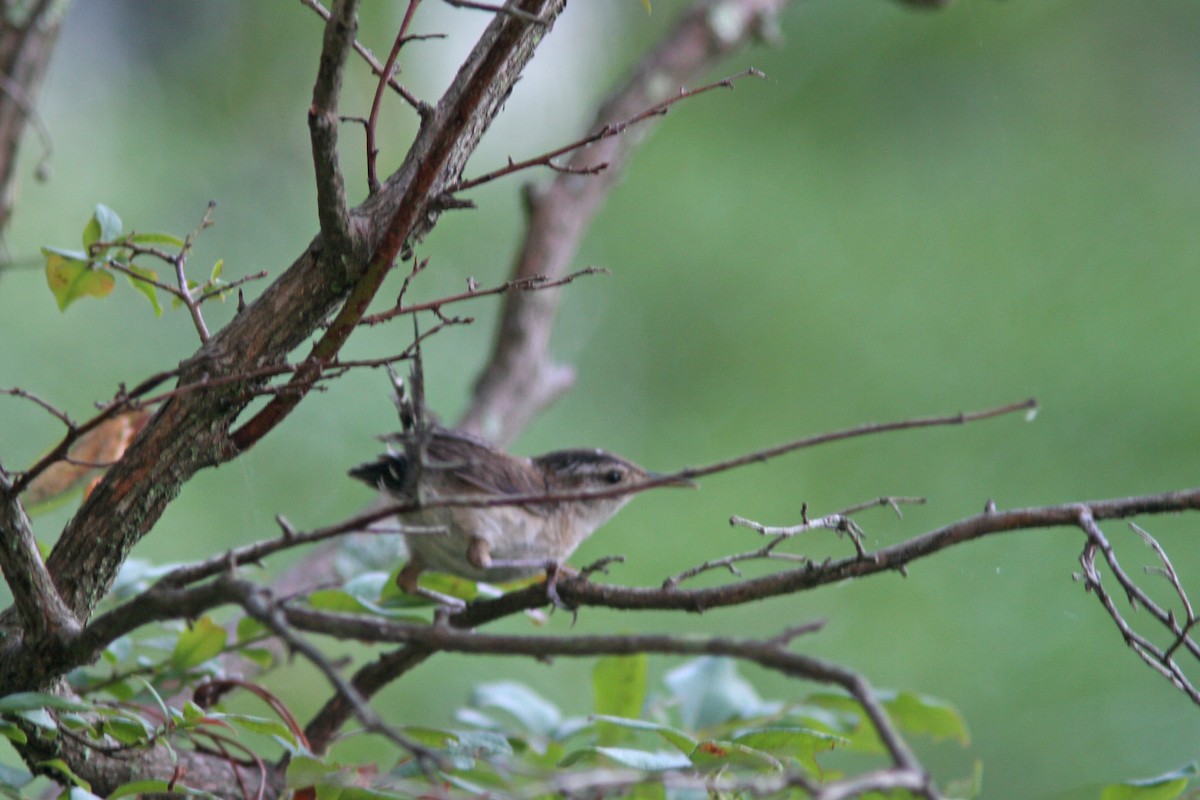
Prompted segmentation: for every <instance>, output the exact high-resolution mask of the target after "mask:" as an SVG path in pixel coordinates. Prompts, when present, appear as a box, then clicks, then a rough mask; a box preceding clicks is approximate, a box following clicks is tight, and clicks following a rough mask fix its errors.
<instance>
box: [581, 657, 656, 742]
mask: <svg viewBox="0 0 1200 800" xmlns="http://www.w3.org/2000/svg"><path fill="white" fill-rule="evenodd" d="M646 663H647V658H646V654H645V653H638V654H637V655H632V656H606V657H604V658H602V659H600V660H599V661H597V662H596V667H595V669H593V670H592V691H593V693H594V694H595V697H596V700H595V706H596V713H597V714H599V715H605V716H613V717H625V718H630V719H636V718H637V717H640V716H641V714H642V704H643V703H644V702H645V700H646ZM598 733H599V734H600V744H602V745H613V744H617V743H618V742H620V741H622V740H624V739H626V738H628V736H627V734H626V733H625V729H622V728H620V727H617V726H614V725H611V724H609V723H607V722H604V721H601V724H600V726H599V728H598Z"/></svg>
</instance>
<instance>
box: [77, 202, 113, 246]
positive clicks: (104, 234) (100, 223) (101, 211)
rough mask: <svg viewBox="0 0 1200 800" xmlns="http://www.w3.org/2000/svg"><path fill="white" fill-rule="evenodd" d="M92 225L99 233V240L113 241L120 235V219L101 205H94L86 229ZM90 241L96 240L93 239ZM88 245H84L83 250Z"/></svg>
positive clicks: (109, 209)
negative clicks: (94, 208)
mask: <svg viewBox="0 0 1200 800" xmlns="http://www.w3.org/2000/svg"><path fill="white" fill-rule="evenodd" d="M92 223H95V224H96V227H97V229H98V230H99V231H100V237H99V238H101V239H103V240H105V241H106V242H111V241H114V240H115V239H117V238H118V237H120V235H121V227H122V225H121V218H120V217H119V216H117V212H115V211H113V210H112V209H111V208H109V207H108V206H106V205H104V204H103V203H97V204H96V210H95V211H93V212H92V218H91V220H89V221H88V228H90V227H91V226H92ZM85 238H86V234H85ZM92 241H93V242H94V241H96V240H95V239H93V240H92ZM88 244H90V242H88V243H86V244H84V249H86V248H87V245H88Z"/></svg>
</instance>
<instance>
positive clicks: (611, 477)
mask: <svg viewBox="0 0 1200 800" xmlns="http://www.w3.org/2000/svg"><path fill="white" fill-rule="evenodd" d="M624 477H625V475H624V473H622V472H621V470H619V469H610V470H609V471H608V472H606V473H604V480H605V481H606V482H608V483H620V482H621V479H622V478H624Z"/></svg>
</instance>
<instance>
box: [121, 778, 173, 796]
mask: <svg viewBox="0 0 1200 800" xmlns="http://www.w3.org/2000/svg"><path fill="white" fill-rule="evenodd" d="M169 785H170V784H168V783H167V782H166V781H153V780H147V781H132V782H130V783H123V784H121V785H120V786H118V787H117V788H116V789H114V790H113V792H112V794H110V795H109V796H108V800H119V798H121V797H129V796H130V795H134V794H166V793H167V787H168V786H169Z"/></svg>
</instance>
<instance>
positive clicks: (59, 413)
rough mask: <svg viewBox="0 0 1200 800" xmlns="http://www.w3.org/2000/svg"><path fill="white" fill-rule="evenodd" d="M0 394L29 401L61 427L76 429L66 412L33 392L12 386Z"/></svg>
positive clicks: (0, 391) (69, 429) (2, 390)
mask: <svg viewBox="0 0 1200 800" xmlns="http://www.w3.org/2000/svg"><path fill="white" fill-rule="evenodd" d="M0 394H7V395H11V396H13V397H20V398H23V399H25V400H28V401H30V402H31V403H33V404H34V405H36V406H38V407H39V408H41V409H42V410H43V411H45V412H46V413H47V414H49V415H50V416H52V417H54V418H55V419H56V420H58V421H59V422H61V423H62V424H63V425H66V426H67V430H68V431H74V430H75V428H76V427H77V426H76V425H75V422H74V421H73V420H72V419H71V417H70V415H68V414H67V412H65V411H63V410H62V409H60V408H58V407H57V406H55V405H54V404H53V403H51V402H50V401H49V400H44V399H42V398H41V397H38V396H37V395H36V394H34V393H33V392H30V391H28V390H26V389H22V388H21V387H19V386H14V387H12V388H8V389H0Z"/></svg>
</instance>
